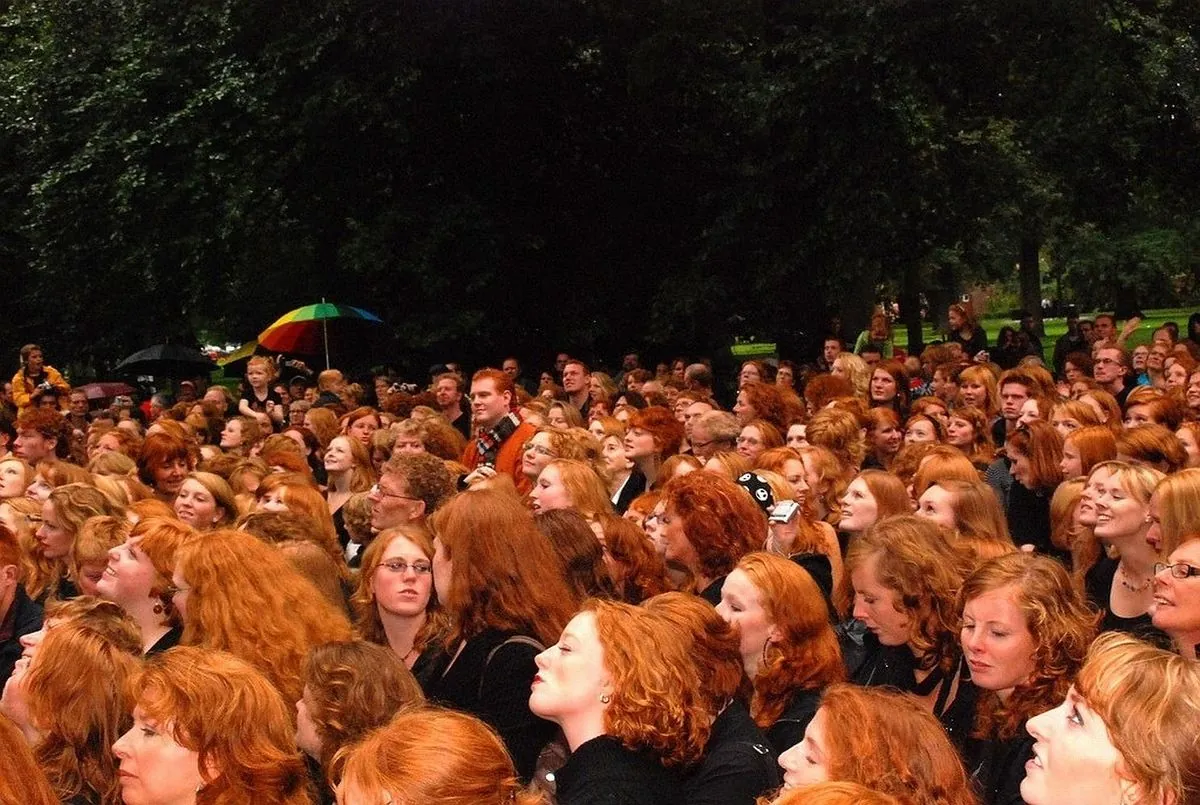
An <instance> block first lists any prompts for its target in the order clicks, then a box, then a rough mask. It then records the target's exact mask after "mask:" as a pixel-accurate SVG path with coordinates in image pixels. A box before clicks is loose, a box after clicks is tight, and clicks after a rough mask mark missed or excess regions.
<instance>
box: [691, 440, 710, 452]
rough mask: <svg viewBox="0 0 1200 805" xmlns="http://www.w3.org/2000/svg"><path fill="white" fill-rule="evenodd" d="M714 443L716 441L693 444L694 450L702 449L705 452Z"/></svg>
mask: <svg viewBox="0 0 1200 805" xmlns="http://www.w3.org/2000/svg"><path fill="white" fill-rule="evenodd" d="M713 441H714V440H713V439H709V440H708V441H707V442H692V447H693V448H696V447H698V448H700V449H701V450H703V449H704V448H706V447H708V446H709V445H710V444H712V443H713Z"/></svg>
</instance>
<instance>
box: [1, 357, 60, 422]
mask: <svg viewBox="0 0 1200 805" xmlns="http://www.w3.org/2000/svg"><path fill="white" fill-rule="evenodd" d="M42 371H43V372H45V373H46V379H47V380H49V381H50V385H52V386H54V387H55V388H56V389H58V391H59V403H60V405H61V404H62V403H65V402H66V401H67V397H68V396H70V394H71V384H70V383H68V382H67V381H66V380H65V379H64V378H63V376H62V372H60V371H58V370H57V369H55V368H54V367H53V366H43V367H42ZM12 387H13V391H12V398H13V403H15V404H16V406H17V413H18V414H19V413H20V412H22V411H24V410H25V409H26V408H28V407H29V405H30V403H31V402H33V399H32V398H33V393H34V392H35V391H37V385H36V384H35V383H34V382H33V381H31V380H30V379H29V378H28V377H26V376H25V370H24V369H23V368H22V369H18V370H17V373H16V374H15V375H13V379H12Z"/></svg>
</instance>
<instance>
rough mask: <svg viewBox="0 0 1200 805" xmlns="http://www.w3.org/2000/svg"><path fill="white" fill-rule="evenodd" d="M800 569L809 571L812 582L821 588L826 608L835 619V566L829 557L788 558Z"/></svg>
mask: <svg viewBox="0 0 1200 805" xmlns="http://www.w3.org/2000/svg"><path fill="white" fill-rule="evenodd" d="M788 558H789V559H791V560H792V561H793V562H795V563H796V564H798V565H800V567H802V568H804V569H805V570H806V571H808V575H810V576H812V580H813V581H815V582H816V583H817V586H818V587H820V588H821V595H823V596H825V606H827V607H829V615H830V618H831V619H832V618H833V613H834V608H833V565H832V564H830V562H829V557H828V556H826V555H825V554H823V553H794V554H792V555H791V556H789V557H788Z"/></svg>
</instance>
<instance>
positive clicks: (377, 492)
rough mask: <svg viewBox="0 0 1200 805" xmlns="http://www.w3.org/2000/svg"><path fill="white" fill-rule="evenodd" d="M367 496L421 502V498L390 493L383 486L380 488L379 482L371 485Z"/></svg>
mask: <svg viewBox="0 0 1200 805" xmlns="http://www.w3.org/2000/svg"><path fill="white" fill-rule="evenodd" d="M367 494H368V495H374V496H375V497H380V498H400V499H401V500H420V498H414V497H411V496H409V495H401V494H400V493H398V492H389V491H387V490H386V489H384V488H383V487H382V486H380V485H379V483H378V482H376V483H374V484H372V485H371V488H370V489H368V490H367Z"/></svg>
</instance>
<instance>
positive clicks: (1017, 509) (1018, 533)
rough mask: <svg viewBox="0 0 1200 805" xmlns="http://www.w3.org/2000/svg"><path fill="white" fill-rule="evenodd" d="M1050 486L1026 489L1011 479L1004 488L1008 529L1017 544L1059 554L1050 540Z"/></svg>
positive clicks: (1039, 551) (1052, 492)
mask: <svg viewBox="0 0 1200 805" xmlns="http://www.w3.org/2000/svg"><path fill="white" fill-rule="evenodd" d="M1053 494H1054V490H1053V489H1029V488H1027V487H1026V486H1025V484H1023V483H1020V482H1019V481H1016V480H1014V481H1013V485H1012V487H1011V488H1010V489H1009V490H1008V533H1010V534H1012V540H1013V542H1014V543H1016V544H1017V545H1025V544H1029V545H1032V546H1033V547H1034V549H1035V550H1037V552H1038V553H1045V554H1050V555H1052V556H1060V555H1061V552H1060V551H1058V550H1056V549H1055V547H1054V543H1052V542H1051V541H1050V497H1051V496H1052V495H1053Z"/></svg>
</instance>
